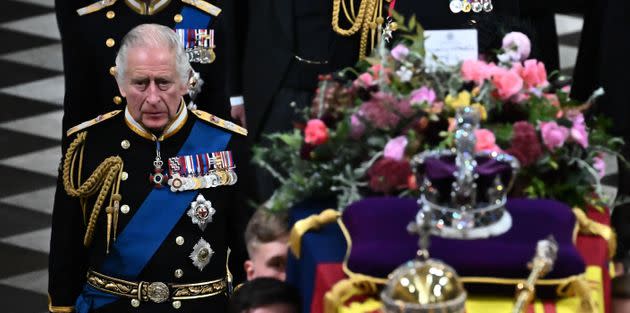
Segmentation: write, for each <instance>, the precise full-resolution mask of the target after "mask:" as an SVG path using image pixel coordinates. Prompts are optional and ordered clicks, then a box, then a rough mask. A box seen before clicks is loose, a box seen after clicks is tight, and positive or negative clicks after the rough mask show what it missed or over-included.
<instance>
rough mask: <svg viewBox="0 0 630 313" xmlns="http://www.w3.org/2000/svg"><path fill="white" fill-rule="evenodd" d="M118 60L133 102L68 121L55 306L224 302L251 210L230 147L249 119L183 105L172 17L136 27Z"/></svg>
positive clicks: (218, 308) (57, 214)
mask: <svg viewBox="0 0 630 313" xmlns="http://www.w3.org/2000/svg"><path fill="white" fill-rule="evenodd" d="M116 65H117V69H118V71H117V73H116V79H117V82H118V86H119V91H120V94H121V96H122V97H125V98H126V100H127V101H126V103H127V105H126V106H125V107H124V108H123V109H122V110H117V111H112V112H109V113H106V114H103V115H100V116H98V117H96V118H95V119H92V120H89V121H86V122H83V123H81V124H79V125H77V126H75V127H72V128H70V129H69V130H68V132H67V135H68V138H69V142H71V143H70V145H69V146H68V148H67V152H66V154H65V156H64V158H63V162H62V166H61V173H60V175H59V183H58V187H57V193H56V195H55V204H54V211H53V226H52V228H53V229H52V238H51V245H50V264H49V265H50V267H49V273H50V274H49V275H50V277H49V300H50V303H49V311H50V312H80V313H86V312H151V313H153V312H203V311H206V312H225V311H226V303H227V296H228V292H229V286H230V284H229V282H228V276H230V277H231V278H232V279H233V281H232V284H235V285H236V284H238V283H239V282H241V281H243V280H244V278H245V275H244V272H243V270H242V264H243V262H244V261H245V259H246V258H247V252H246V250H245V246H244V240H243V233H244V229H245V226H246V223H247V220H248V218H249V216H250V213H249V211H248V209H246V207H245V206H244V205H243V201H242V200H243V197H242V196H241V194H240V190H241V189H240V187H239V183H237V181H238V176H237V174H236V165H237V164H238V162H237V160H238V156H237V155H236V153H235V154H233V153H232V151H233V149H235V148H236V146H237V145H239V144H240V143H239V142H241V141H242V140H243V138H244V135H246V130H245V129H243V128H241V127H240V126H238V125H236V124H233V123H231V122H228V121H225V120H222V119H219V118H217V117H215V116H214V115H211V114H209V113H206V112H203V111H200V110H189V109H187V107H186V105H185V104H184V102H183V100H182V96H183V95H184V94H185V93H186V92H187V89H188V88H187V84H186V83H187V81H188V78H189V75H190V72H191V69H190V64H189V62H188V58H187V56H186V53H185V51H184V49H183V48H182V46H181V43H180V40H179V37H178V36H177V33H176V32H173V31H172V29H170V28H168V27H165V26H161V25H156V24H144V25H140V26H138V27H136V28H134V29H133V30H131V31H130V32H129V34H127V35H126V36H125V37H124V39H123V40H122V42H121V45H120V51H119V52H118V56H117V57H116ZM228 248H229V249H230V251H231V252H230V255H229V260H228V256H227V254H228V253H227V251H228ZM228 268H229V271H228ZM230 273H231V274H230Z"/></svg>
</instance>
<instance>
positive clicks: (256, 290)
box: [229, 277, 301, 313]
mask: <svg viewBox="0 0 630 313" xmlns="http://www.w3.org/2000/svg"><path fill="white" fill-rule="evenodd" d="M274 304H286V305H288V306H290V307H291V308H293V312H295V313H299V312H300V307H301V300H300V294H299V292H298V291H297V289H296V288H294V287H293V286H291V285H289V284H287V283H285V282H283V281H280V280H277V279H275V278H269V277H261V278H256V279H254V280H251V281H248V282H246V283H245V284H243V285H242V286H241V287H240V288H238V289H237V290H236V291H235V292H234V295H233V296H232V298H231V299H230V305H229V312H230V313H244V312H248V311H249V310H252V309H256V308H260V307H264V306H269V305H274Z"/></svg>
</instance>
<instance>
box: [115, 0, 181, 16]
mask: <svg viewBox="0 0 630 313" xmlns="http://www.w3.org/2000/svg"><path fill="white" fill-rule="evenodd" d="M170 2H171V0H151V1H149V3H147V2H145V1H142V0H125V3H126V4H127V6H129V7H130V8H131V9H132V10H134V11H136V12H137V13H138V14H142V15H153V14H155V13H157V12H159V11H161V10H162V9H164V8H165V7H166V6H167V5H168V4H169V3H170Z"/></svg>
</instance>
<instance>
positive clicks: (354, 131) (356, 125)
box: [350, 114, 365, 139]
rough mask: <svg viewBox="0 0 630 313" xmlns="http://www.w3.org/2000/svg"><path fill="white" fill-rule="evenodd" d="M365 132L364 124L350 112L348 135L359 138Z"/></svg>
mask: <svg viewBox="0 0 630 313" xmlns="http://www.w3.org/2000/svg"><path fill="white" fill-rule="evenodd" d="M363 133H365V124H363V122H362V121H361V119H360V118H359V117H358V116H357V115H356V114H352V116H351V117H350V137H351V138H353V139H359V138H361V136H363Z"/></svg>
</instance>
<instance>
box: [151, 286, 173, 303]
mask: <svg viewBox="0 0 630 313" xmlns="http://www.w3.org/2000/svg"><path fill="white" fill-rule="evenodd" d="M170 294H171V293H170V291H169V290H168V286H167V285H166V284H165V283H162V282H155V283H151V284H150V285H149V287H148V288H147V296H148V297H149V299H151V301H153V302H155V303H162V302H164V301H166V300H168V298H169V296H170Z"/></svg>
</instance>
